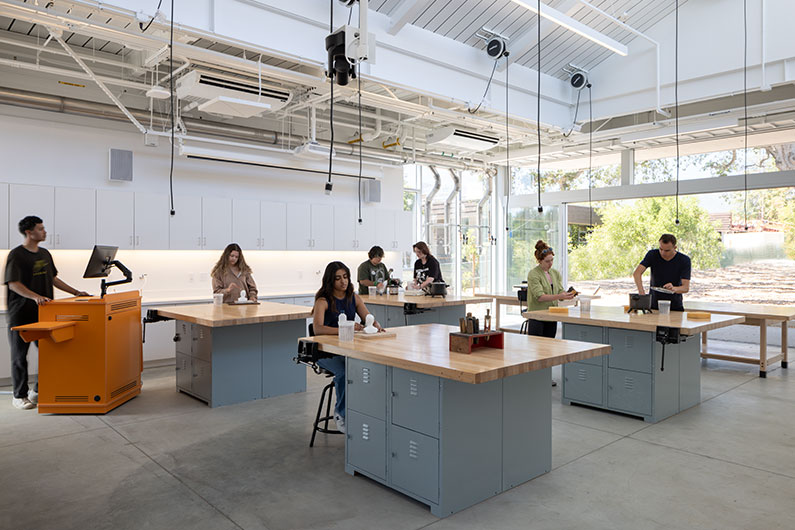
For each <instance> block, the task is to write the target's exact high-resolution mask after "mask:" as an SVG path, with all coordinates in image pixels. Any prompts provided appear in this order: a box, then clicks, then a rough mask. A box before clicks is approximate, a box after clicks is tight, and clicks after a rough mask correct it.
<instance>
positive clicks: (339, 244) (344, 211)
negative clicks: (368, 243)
mask: <svg viewBox="0 0 795 530" xmlns="http://www.w3.org/2000/svg"><path fill="white" fill-rule="evenodd" d="M356 221H357V219H356V212H355V211H354V208H352V207H351V206H348V205H345V206H335V207H334V250H356V249H357V248H358V246H357V244H358V242H357V240H356Z"/></svg>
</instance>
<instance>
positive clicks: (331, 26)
mask: <svg viewBox="0 0 795 530" xmlns="http://www.w3.org/2000/svg"><path fill="white" fill-rule="evenodd" d="M328 25H329V33H333V32H334V0H329V23H328ZM330 66H331V71H330V72H329V78H330V81H331V95H330V98H331V99H330V100H329V118H328V124H329V129H331V144H330V145H329V151H328V181H327V182H326V190H327V191H328V192H329V193H330V192H331V191H330V190H331V173H332V169H333V158H334V157H333V154H334V70H335V66H334V63H333V62H332V63H331V65H330Z"/></svg>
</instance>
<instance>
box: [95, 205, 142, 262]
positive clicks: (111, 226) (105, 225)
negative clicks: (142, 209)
mask: <svg viewBox="0 0 795 530" xmlns="http://www.w3.org/2000/svg"><path fill="white" fill-rule="evenodd" d="M134 220H135V194H134V193H133V192H131V191H119V190H97V245H111V246H114V247H119V248H120V249H122V250H130V249H132V248H135V221H134Z"/></svg>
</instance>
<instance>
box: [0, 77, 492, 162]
mask: <svg viewBox="0 0 795 530" xmlns="http://www.w3.org/2000/svg"><path fill="white" fill-rule="evenodd" d="M0 104H5V105H15V106H19V107H28V108H34V109H40V110H48V111H53V112H61V113H64V114H72V115H77V116H91V117H94V118H104V119H109V120H114V121H123V122H129V120H128V119H127V117H126V116H124V114H123V113H122V112H121V110H119V109H118V108H117V107H116V106H115V105H106V104H104V103H95V102H93V101H83V100H80V99H72V98H66V97H61V96H53V95H49V94H41V93H36V92H28V91H23V90H16V89H13V88H5V87H0ZM129 111H130V113H131V114H132V115H133V116H134V117H135V118H136V119H138V120H140V121H141V122H143V123H149V121H150V113H149V112H148V111H145V110H138V109H129ZM151 120H152V125H153V126H154V127H158V128H166V127H169V126H170V123H169V120H168V119H166V118H162V117H158V116H154V117H151ZM182 121H183V122H184V123H185V126H186V127H187V128H188V129H189V130H190V132H191V133H198V134H203V135H206V136H215V137H218V136H220V137H224V138H231V139H235V140H248V141H253V142H257V143H264V144H268V145H284V146H285V147H286V148H290V147H295V146H297V145H299V144H301V143H303V142H304V141H305V138H303V137H301V136H296V135H293V134H289V133H288V134H285V133H281V132H277V131H268V130H265V129H255V128H253V127H242V126H239V125H229V124H224V123H218V122H210V121H206V120H198V119H195V118H187V117H186V118H182ZM318 143H320V144H322V145H329V144H330V142H329V141H328V140H318ZM334 150H335V151H336V153H337V154H338V155H341V156H343V157H345V158H355V159H358V156H359V148H358V146H356V147H354V146H353V145H349V144H343V143H338V142H335V143H334ZM362 157H363V158H365V159H367V160H368V161H373V160H375V161H380V162H388V163H393V164H407V163H410V162H412V161H413V160H414V158H413V157H410V156H409V155H404V154H403V153H399V152H393V151H387V150H385V149H379V148H377V147H367V146H362ZM416 162H419V163H421V164H436V165H441V166H443V167H453V168H456V169H466V168H468V167H470V165H469V164H466V163H464V162H461V161H458V160H451V159H449V158H447V157H437V156H433V155H419V154H418V155H417V156H416ZM471 167H481V166H477V165H475V166H471Z"/></svg>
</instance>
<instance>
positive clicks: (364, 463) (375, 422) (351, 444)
mask: <svg viewBox="0 0 795 530" xmlns="http://www.w3.org/2000/svg"><path fill="white" fill-rule="evenodd" d="M345 427H346V429H345V431H346V433H347V434H346V435H345V436H346V437H347V439H348V440H347V441H348V446H347V454H348V463H349V464H350V465H352V466H354V467H357V468H359V469H360V470H362V471H366V472H367V473H370V474H372V475H374V476H376V477H378V478H380V479H381V480H386V422H384V421H382V420H379V419H376V418H373V417H371V416H367V415H366V414H360V413H358V412H356V411H354V410H348V412H347V414H346V415H345Z"/></svg>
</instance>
